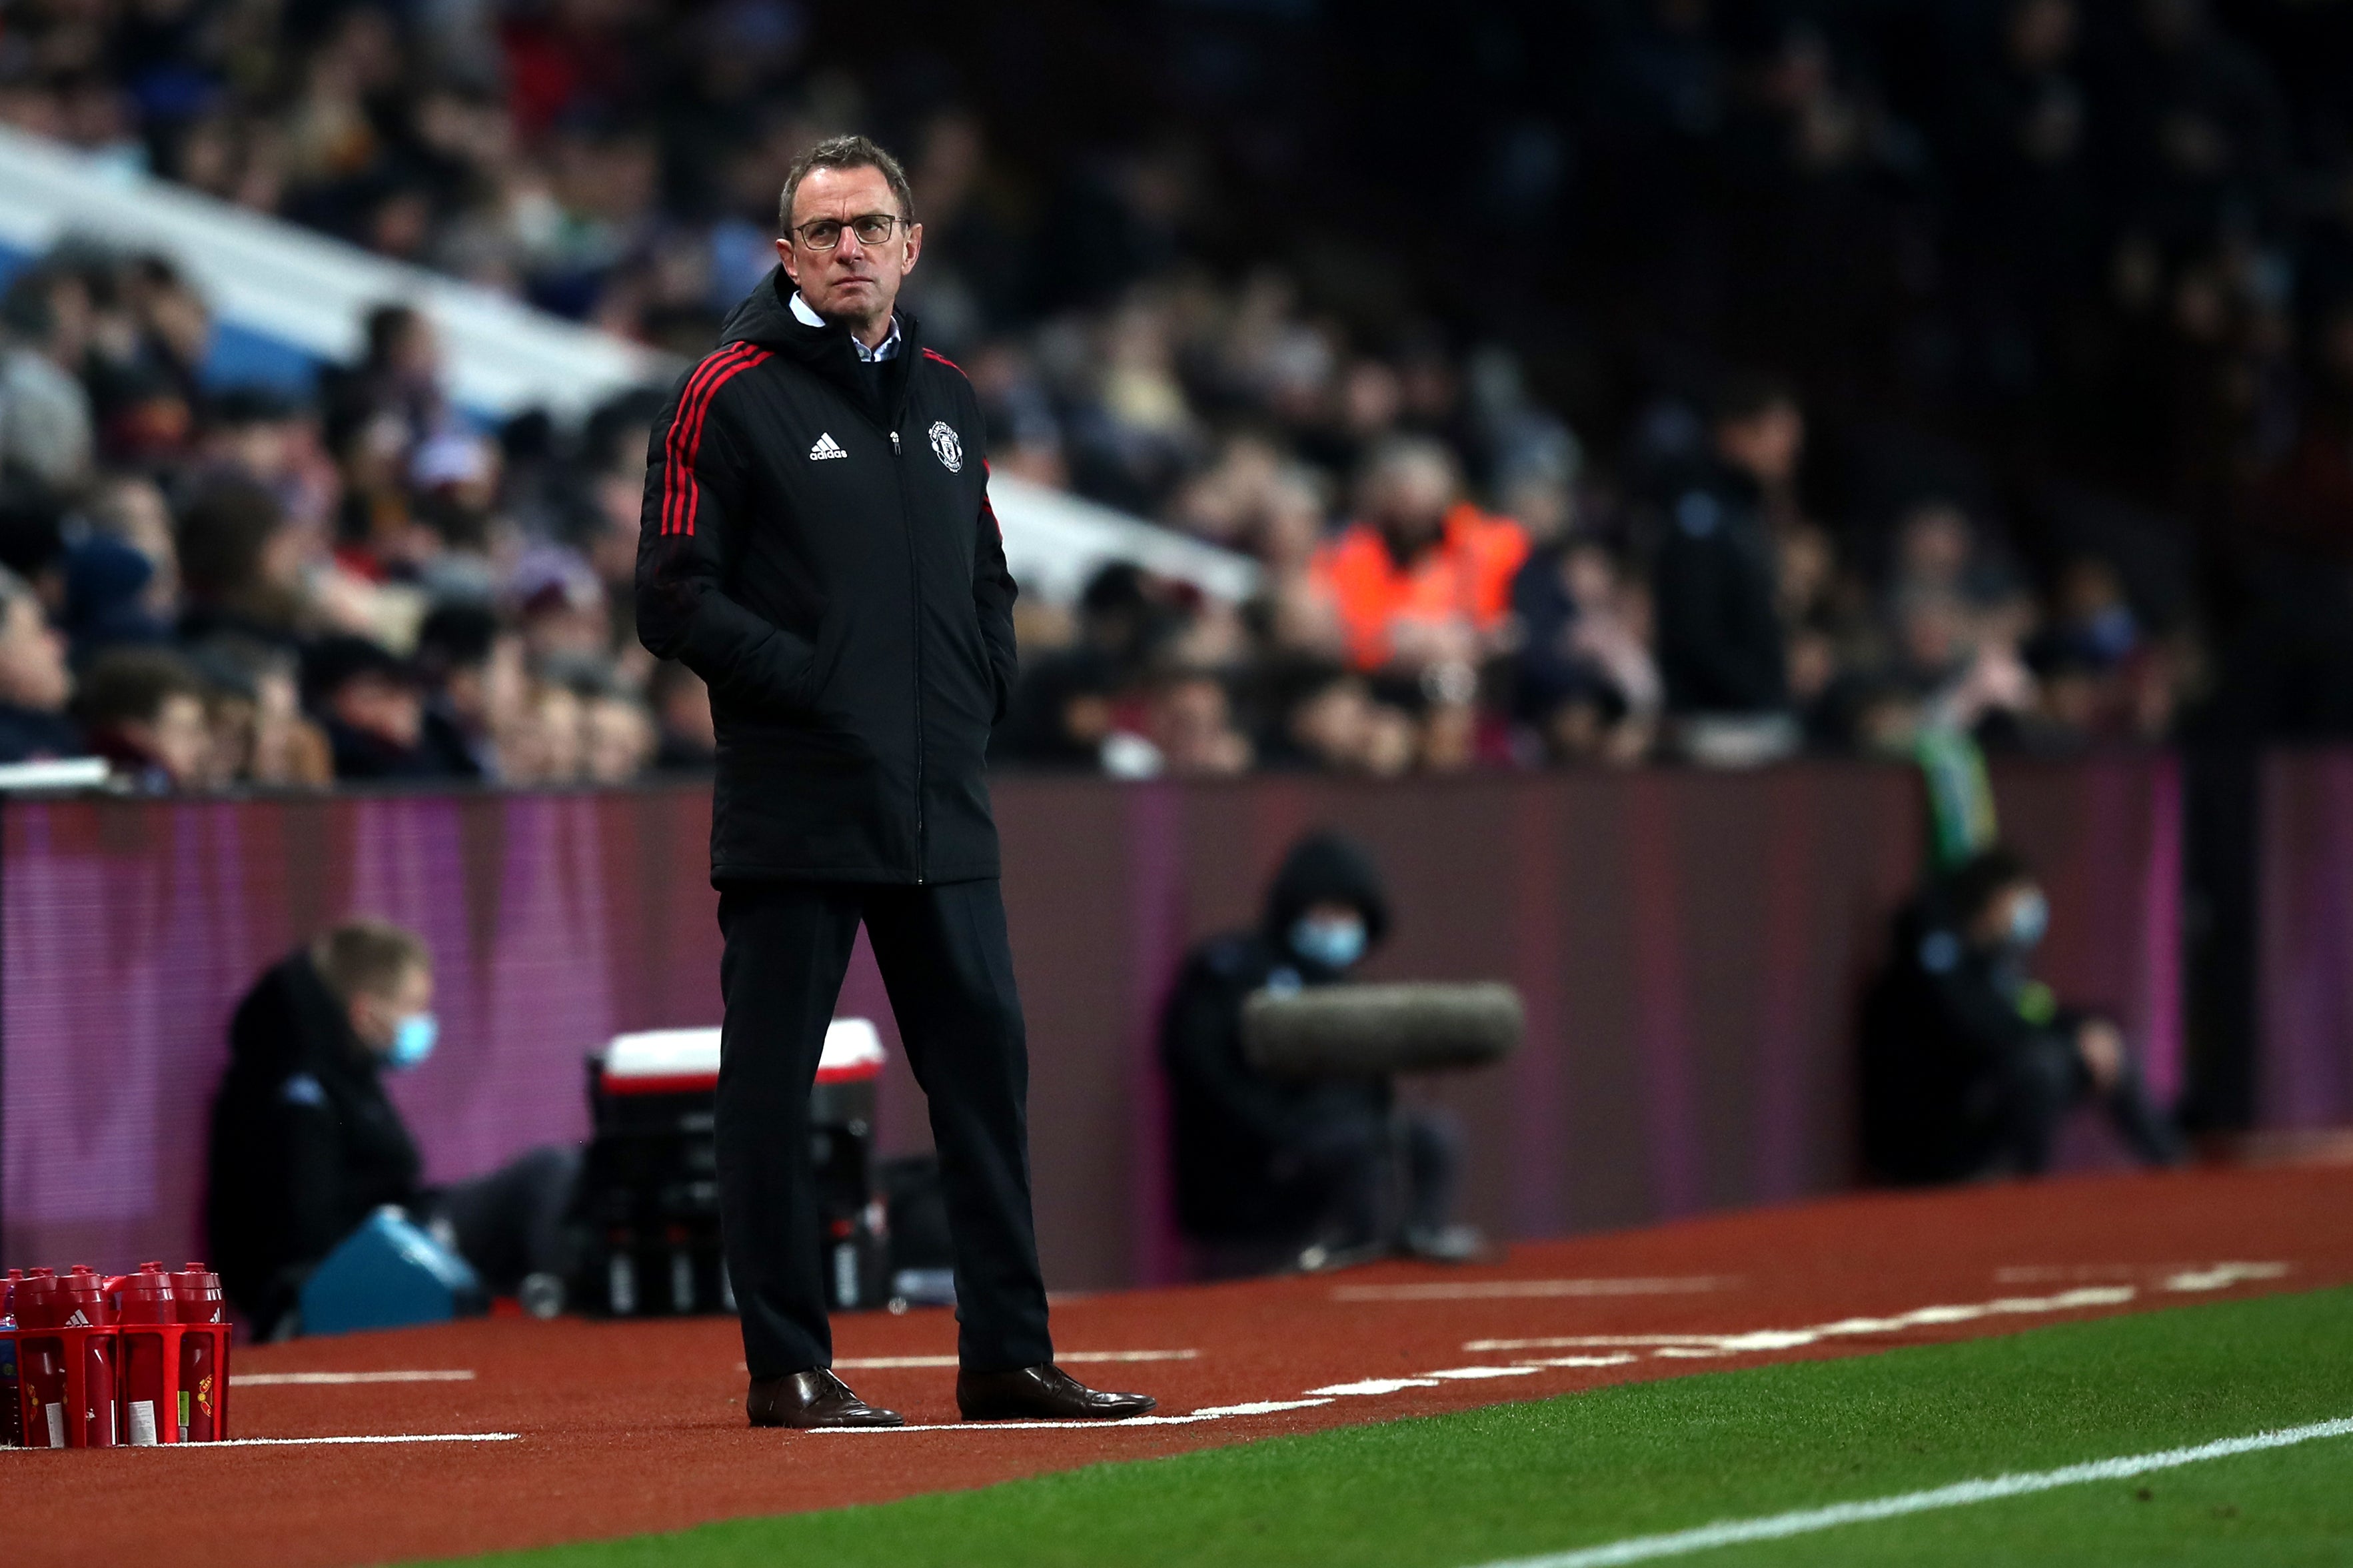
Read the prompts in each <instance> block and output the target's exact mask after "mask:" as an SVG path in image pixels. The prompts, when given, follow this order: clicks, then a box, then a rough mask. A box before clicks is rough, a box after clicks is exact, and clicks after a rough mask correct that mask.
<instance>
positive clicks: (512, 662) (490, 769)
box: [417, 603, 530, 779]
mask: <svg viewBox="0 0 2353 1568" xmlns="http://www.w3.org/2000/svg"><path fill="white" fill-rule="evenodd" d="M417 676H418V679H420V680H421V681H422V682H423V685H424V689H425V691H426V699H425V718H424V729H423V737H424V739H423V743H424V745H425V748H426V749H427V751H429V752H433V753H434V754H435V755H436V756H437V757H438V758H439V759H440V760H441V762H442V764H443V767H444V770H445V771H446V772H447V773H448V774H449V775H450V776H451V777H454V778H473V779H494V778H496V777H497V776H498V737H499V735H500V734H501V733H502V732H504V731H508V730H510V729H512V727H513V725H514V723H515V721H516V718H517V715H518V713H519V711H520V710H521V708H522V702H523V700H524V696H525V693H526V690H527V688H528V685H529V679H530V678H529V675H528V673H527V671H526V669H525V667H524V660H523V647H522V636H521V634H520V633H517V632H515V631H513V630H512V629H511V628H509V627H507V626H504V625H502V624H501V621H500V620H499V617H498V616H497V614H496V613H495V612H493V611H492V610H491V609H490V608H489V607H488V606H487V605H477V604H465V603H459V604H447V605H441V606H439V607H438V608H437V609H435V610H434V611H433V612H432V613H431V614H430V615H428V616H426V617H425V624H424V625H423V626H419V627H418V628H417Z"/></svg>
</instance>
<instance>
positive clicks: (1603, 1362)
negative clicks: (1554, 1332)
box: [1527, 1354, 1640, 1366]
mask: <svg viewBox="0 0 2353 1568" xmlns="http://www.w3.org/2000/svg"><path fill="white" fill-rule="evenodd" d="M1639 1359H1640V1358H1639V1357H1636V1356H1630V1355H1624V1354H1620V1355H1556V1356H1546V1357H1545V1358H1544V1359H1543V1360H1542V1361H1532V1362H1529V1363H1527V1364H1528V1365H1530V1366H1624V1365H1626V1364H1627V1363H1630V1362H1632V1361H1636V1360H1639Z"/></svg>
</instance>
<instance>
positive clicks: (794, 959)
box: [717, 879, 1054, 1378]
mask: <svg viewBox="0 0 2353 1568" xmlns="http://www.w3.org/2000/svg"><path fill="white" fill-rule="evenodd" d="M860 922H863V923H864V925H865V927H866V934H867V937H868V940H869V941H870V942H872V944H873V947H874V958H875V962H876V963H877V964H878V965H879V966H880V967H881V971H882V983H883V984H884V986H885V987H886V988H887V989H888V990H889V992H890V995H891V1011H892V1013H893V1014H894V1015H895V1016H897V1018H898V1021H899V1037H900V1040H901V1042H902V1044H903V1045H904V1047H905V1048H906V1052H907V1063H908V1065H909V1066H910V1067H912V1068H913V1069H914V1073H915V1081H916V1082H917V1083H919V1084H921V1085H922V1086H923V1094H924V1096H925V1098H926V1099H927V1100H929V1101H930V1105H931V1118H932V1139H933V1142H934V1143H935V1144H936V1145H937V1146H938V1149H939V1156H940V1180H941V1185H942V1187H943V1188H944V1192H945V1194H946V1199H947V1211H948V1229H949V1235H950V1238H951V1240H952V1242H953V1244H954V1247H955V1284H956V1320H957V1322H958V1323H959V1324H960V1325H961V1327H960V1331H959V1338H958V1346H957V1349H958V1354H959V1356H960V1357H961V1359H962V1361H963V1363H964V1365H965V1367H967V1368H969V1369H971V1370H973V1371H976V1372H998V1371H1004V1370H1007V1369H1009V1368H1013V1367H1022V1366H1035V1365H1037V1364H1038V1363H1041V1362H1047V1361H1051V1360H1052V1359H1053V1355H1054V1352H1053V1345H1052V1343H1051V1342H1050V1341H1049V1339H1048V1337H1047V1332H1046V1284H1045V1279H1044V1277H1043V1276H1042V1275H1041V1274H1040V1272H1039V1268H1038V1241H1037V1234H1036V1232H1035V1230H1034V1229H1033V1228H1032V1225H1031V1220H1030V1213H1029V1126H1028V1121H1027V1110H1026V1102H1027V1100H1028V1098H1029V1048H1028V1045H1027V1042H1026V1038H1025V1037H1024V1034H1023V1031H1022V1024H1021V998H1020V995H1019V994H1018V993H1017V992H1016V990H1015V989H1014V984H1013V950H1012V946H1011V944H1010V943H1009V942H1008V941H1007V940H1006V934H1005V903H1004V900H1003V898H1002V896H1001V895H1000V893H999V890H998V887H997V882H996V880H995V879H989V880H986V881H975V882H950V883H946V884H944V885H938V886H926V887H896V886H871V885H861V884H851V883H828V882H759V883H736V884H732V885H730V886H728V887H726V888H723V889H721V891H720V896H719V929H720V931H721V932H722V933H723V935H724V936H725V938H726V942H727V949H726V955H725V957H724V958H723V960H722V961H721V963H720V971H719V974H720V987H721V990H722V992H723V994H724V998H725V1002H726V1008H727V1014H726V1020H725V1024H724V1026H723V1030H722V1035H721V1045H720V1064H719V1103H718V1129H717V1131H718V1143H719V1218H720V1232H721V1240H722V1242H723V1245H724V1247H725V1248H726V1253H727V1274H728V1279H729V1281H730V1283H732V1284H733V1287H734V1290H735V1300H736V1304H737V1306H738V1308H739V1309H740V1310H741V1311H742V1313H743V1319H744V1364H745V1365H746V1366H747V1367H749V1368H750V1369H751V1373H752V1375H753V1376H754V1377H755V1378H765V1377H778V1376H782V1375H784V1374H786V1373H796V1372H805V1371H807V1370H808V1369H809V1368H811V1367H819V1366H827V1365H830V1364H831V1363H832V1360H833V1335H832V1331H831V1329H830V1327H829V1326H828V1323H827V1321H826V1311H825V1280H824V1276H823V1271H822V1267H821V1262H820V1253H819V1248H818V1237H817V1225H818V1221H817V1201H816V1191H815V1184H814V1180H813V1177H812V1174H811V1171H810V1165H809V1128H808V1110H809V1089H810V1087H811V1085H812V1084H813V1083H814V1081H815V1079H816V1077H817V1068H818V1056H819V1054H820V1053H821V1052H822V1051H823V1049H824V1047H825V1031H826V1026H827V1025H828V1024H829V1023H830V1022H832V1019H833V1008H834V1004H835V1003H836V1001H838V1000H839V997H840V994H841V979H842V975H843V974H844V973H847V971H848V970H849V953H850V948H851V944H852V943H853V942H855V941H856V939H857V936H858V928H859V925H860Z"/></svg>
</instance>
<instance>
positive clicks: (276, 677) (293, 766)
mask: <svg viewBox="0 0 2353 1568" xmlns="http://www.w3.org/2000/svg"><path fill="white" fill-rule="evenodd" d="M190 658H192V659H193V661H194V662H195V665H196V667H197V668H198V669H199V670H200V671H201V672H202V673H203V675H204V677H205V679H206V684H207V686H208V687H209V688H210V691H209V694H208V698H207V700H206V718H207V721H208V723H209V725H210V728H211V731H212V744H211V747H210V755H209V757H208V759H207V765H206V780H207V782H208V783H209V784H212V785H214V786H215V787H218V786H222V785H227V784H263V785H269V786H274V787H279V788H296V789H321V788H324V787H325V786H327V785H329V784H332V783H334V782H335V765H334V755H333V749H332V747H331V746H330V745H329V744H328V742H327V737H326V734H325V732H324V731H322V730H321V729H320V728H319V727H318V726H317V725H316V724H313V723H311V721H310V720H308V719H306V718H304V717H303V716H302V699H301V684H300V681H299V679H298V672H297V669H296V666H295V661H294V658H293V656H292V655H291V654H289V653H287V652H285V651H284V650H283V649H280V648H275V647H269V645H268V644H265V643H259V642H255V641H253V640H252V639H251V638H248V637H235V636H228V635H224V636H220V637H213V638H210V639H209V640H207V641H206V642H202V643H199V644H197V645H196V646H195V647H194V648H193V649H191V650H190Z"/></svg>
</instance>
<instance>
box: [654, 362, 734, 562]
mask: <svg viewBox="0 0 2353 1568" xmlns="http://www.w3.org/2000/svg"><path fill="white" fill-rule="evenodd" d="M753 352H754V350H753V348H752V345H751V344H749V343H731V344H729V345H728V346H727V347H725V348H723V349H721V350H720V351H719V352H718V353H714V354H712V355H709V356H708V357H706V358H705V359H704V360H703V362H702V363H701V364H699V365H696V366H695V367H694V374H692V375H691V376H689V377H688V378H687V382H686V390H685V391H684V392H682V393H681V394H680V395H679V399H678V411H677V412H676V413H675V414H673V415H671V416H670V434H669V437H668V438H667V439H666V440H665V441H664V442H663V448H664V452H665V457H664V460H663V464H662V520H661V531H663V532H664V533H675V532H677V531H678V509H679V503H680V502H681V500H683V499H684V497H685V496H686V494H687V481H688V479H691V477H692V476H691V475H686V474H682V473H681V468H680V455H681V452H682V451H683V450H684V440H683V437H684V436H685V434H686V431H687V428H688V427H689V426H691V424H692V423H693V422H694V420H695V416H696V414H697V412H698V411H699V410H700V408H701V407H702V403H703V401H704V400H705V399H706V398H708V397H709V396H710V395H711V390H712V377H713V376H714V375H716V374H719V373H720V372H721V371H723V370H724V369H725V368H726V367H727V366H728V365H730V364H732V363H736V362H738V361H741V360H742V359H743V358H744V355H745V354H747V353H753Z"/></svg>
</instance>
